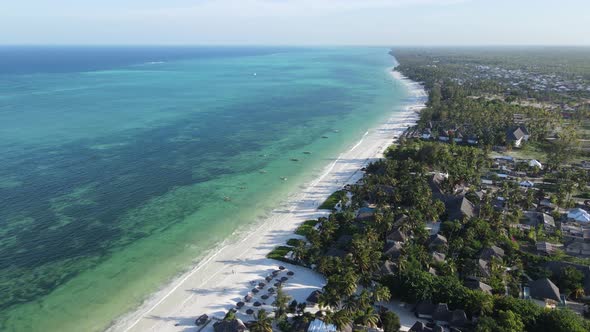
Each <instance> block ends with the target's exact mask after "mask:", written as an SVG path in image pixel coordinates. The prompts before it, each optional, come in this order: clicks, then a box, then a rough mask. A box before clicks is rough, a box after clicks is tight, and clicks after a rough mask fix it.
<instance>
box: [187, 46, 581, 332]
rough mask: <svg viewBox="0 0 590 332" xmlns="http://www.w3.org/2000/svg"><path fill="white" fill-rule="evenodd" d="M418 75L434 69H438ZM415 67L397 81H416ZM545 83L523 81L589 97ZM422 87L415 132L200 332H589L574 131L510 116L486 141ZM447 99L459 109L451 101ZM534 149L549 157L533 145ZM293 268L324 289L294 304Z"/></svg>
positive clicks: (511, 111) (205, 320)
mask: <svg viewBox="0 0 590 332" xmlns="http://www.w3.org/2000/svg"><path fill="white" fill-rule="evenodd" d="M408 56H410V55H405V57H408ZM405 57H404V56H402V57H401V59H400V62H401V63H404V61H403V59H404V58H405ZM421 65H422V68H430V69H431V70H432V69H433V68H437V66H440V63H435V64H433V63H431V64H429V65H427V66H425V65H424V64H421ZM413 66H414V67H411V66H410V67H404V66H401V67H400V68H399V69H398V70H400V71H401V72H402V73H403V74H405V75H407V76H409V77H410V78H411V79H414V80H420V77H421V76H420V75H416V74H415V73H414V72H412V70H411V69H415V68H417V65H416V64H414V65H413ZM408 68H409V69H408ZM476 68H477V69H478V70H479V71H481V72H482V73H488V74H485V75H488V76H485V78H486V79H487V78H490V77H492V78H493V77H501V78H506V77H508V76H509V77H512V78H514V79H516V80H521V81H522V80H523V79H524V78H523V74H522V72H521V71H518V70H517V71H509V70H500V69H498V68H492V67H489V66H486V65H479V66H477V67H476ZM482 75H483V74H482ZM498 75H499V76H498ZM422 77H423V76H422ZM525 78H526V77H525ZM553 78H554V77H553V76H550V75H549V76H541V77H539V78H530V77H529V78H528V79H529V80H530V79H532V80H533V81H535V82H537V85H533V89H535V90H539V89H541V88H543V89H544V88H545V87H547V86H549V88H550V89H557V90H556V91H559V92H567V91H570V90H569V89H570V88H572V89H573V88H575V89H586V86H585V85H583V84H584V83H583V82H581V81H575V80H574V81H571V82H569V83H568V82H566V83H564V82H562V81H559V80H557V79H555V80H550V79H553ZM539 80H540V81H539ZM420 81H421V82H422V83H424V84H425V87H426V89H427V90H428V91H429V92H430V95H429V97H430V99H429V102H428V104H427V106H428V107H427V108H426V109H425V110H424V111H423V113H421V115H420V120H419V121H418V123H417V124H416V125H415V126H411V127H409V128H408V129H407V130H406V131H405V132H404V134H403V135H401V137H400V138H399V141H398V142H397V143H396V144H394V145H392V146H391V147H390V148H389V149H388V150H387V152H386V153H385V158H383V159H382V160H379V161H376V162H374V163H371V164H370V165H368V166H367V167H366V168H365V169H363V171H364V173H365V175H364V176H363V177H362V178H361V179H360V180H359V181H358V182H356V183H354V184H349V185H346V186H345V187H343V188H342V189H341V190H339V191H337V192H335V193H334V194H333V195H332V196H330V197H329V198H328V200H327V201H326V202H324V203H323V204H322V205H321V206H320V209H327V210H329V211H331V213H330V214H329V215H327V216H326V217H320V218H318V219H314V220H308V221H306V222H304V223H303V224H302V225H301V226H299V228H298V229H297V231H296V232H295V235H294V236H293V238H292V239H290V240H289V241H288V242H287V243H286V245H284V246H280V247H277V248H276V249H275V250H273V251H272V252H271V253H270V254H269V255H268V257H269V258H272V259H275V260H276V261H277V268H276V269H275V270H273V271H269V275H268V276H267V277H266V278H265V280H261V281H252V286H253V289H252V290H251V291H249V292H248V293H247V294H245V295H244V298H243V300H241V301H239V302H237V303H236V306H235V308H234V309H232V310H230V311H229V312H227V314H226V316H225V318H223V319H220V318H216V319H214V320H213V321H212V320H211V319H210V318H209V317H207V316H206V315H203V316H201V317H199V318H198V319H197V321H196V322H195V323H196V324H197V325H198V326H205V325H207V324H209V323H211V324H212V325H213V327H214V330H215V331H219V332H221V331H254V332H256V331H310V332H324V331H325V332H332V331H385V332H389V331H416V332H418V331H490V332H493V331H588V330H589V329H590V323H589V321H588V320H586V318H587V317H590V313H589V307H588V303H590V212H589V211H590V194H589V187H588V183H589V181H590V173H589V170H590V161H588V160H586V159H583V156H584V153H585V152H584V151H585V150H584V149H583V148H580V147H579V145H577V146H576V147H575V148H574V147H573V145H576V143H579V142H577V141H576V140H577V139H575V140H571V139H569V140H568V138H567V136H566V135H565V134H563V132H564V130H565V129H564V128H568V130H569V128H572V127H571V126H570V125H571V123H564V122H563V120H564V119H565V120H566V121H570V122H571V119H570V118H569V117H564V116H563V114H562V113H561V112H559V111H557V112H553V113H557V115H555V114H552V115H550V116H551V118H552V119H554V118H556V117H560V119H559V126H558V127H559V128H561V129H560V130H555V126H554V122H551V121H553V120H551V121H550V124H551V125H550V126H547V127H542V126H541V127H540V126H539V125H538V123H536V121H535V120H538V118H536V117H535V114H536V113H527V112H528V111H527V110H525V111H522V113H520V111H519V110H518V109H517V108H514V107H513V106H514V105H513V106H510V108H508V109H507V110H506V111H505V114H504V118H503V119H502V121H501V122H493V121H491V122H490V123H491V124H490V125H489V126H488V127H486V128H484V129H483V130H482V125H481V124H478V123H477V121H470V120H472V118H470V117H469V116H467V117H465V118H461V119H460V121H457V118H453V117H452V116H446V117H445V118H441V117H440V113H441V112H446V110H445V105H444V103H445V100H444V99H445V97H442V98H441V100H433V98H435V97H433V90H436V89H440V86H439V85H440V81H435V82H434V84H435V86H433V82H432V81H431V82H428V81H426V82H424V81H423V80H420ZM451 82H452V80H451ZM527 82H528V81H527ZM548 82H549V83H551V84H549V83H548ZM572 82H573V83H572ZM570 83H571V84H570ZM451 84H452V83H451ZM454 84H457V81H456V80H455V82H454ZM519 84H520V83H519ZM519 84H516V85H519ZM527 84H530V82H528V83H527ZM572 84H574V85H572ZM457 87H459V88H457ZM564 87H565V88H564ZM454 88H455V89H461V88H460V84H459V85H457V86H455V87H454ZM443 94H444V93H443ZM469 97H470V98H467V97H465V98H463V99H459V101H462V100H463V101H467V100H473V98H472V97H471V96H469ZM446 99H447V102H449V103H451V102H455V103H456V102H457V100H455V99H456V97H454V96H452V94H451V96H447V97H446ZM517 107H525V106H522V105H519V106H517ZM441 110H442V111H441ZM515 110H516V111H515ZM571 110H572V109H569V111H571ZM574 111H575V110H574ZM578 111H580V112H582V111H583V110H579V109H578ZM437 112H438V113H437ZM532 112H536V111H532ZM460 116H463V115H460ZM543 116H545V115H543ZM506 118H507V119H506ZM547 119H549V117H547V118H543V121H545V120H547ZM539 130H541V131H542V132H539ZM540 145H543V146H544V149H545V151H544V153H545V154H541V153H538V151H535V150H534V149H531V148H530V147H531V146H540ZM531 151H533V152H531ZM574 155H576V156H574ZM580 156H581V157H580ZM301 267H303V268H305V269H311V270H313V271H315V272H317V273H321V274H322V275H323V276H325V278H326V279H325V280H326V281H325V285H323V287H322V288H321V289H316V290H314V291H311V292H310V293H309V294H307V295H306V296H305V297H301V296H299V297H298V300H299V302H298V301H297V300H295V299H294V298H292V297H291V296H290V291H289V287H290V284H291V283H293V282H294V281H293V280H294V278H296V276H297V273H296V272H294V271H291V270H290V269H296V268H301ZM261 308H262V309H261Z"/></svg>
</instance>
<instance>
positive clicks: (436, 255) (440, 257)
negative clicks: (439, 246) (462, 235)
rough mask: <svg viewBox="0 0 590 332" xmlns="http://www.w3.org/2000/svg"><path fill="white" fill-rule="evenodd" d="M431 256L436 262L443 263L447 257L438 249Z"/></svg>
mask: <svg viewBox="0 0 590 332" xmlns="http://www.w3.org/2000/svg"><path fill="white" fill-rule="evenodd" d="M430 256H431V257H432V260H433V261H434V262H436V263H443V262H444V261H445V258H446V257H447V256H446V255H445V254H443V253H440V252H437V251H433V252H432V253H431V254H430Z"/></svg>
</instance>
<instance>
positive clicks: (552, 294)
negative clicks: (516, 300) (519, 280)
mask: <svg viewBox="0 0 590 332" xmlns="http://www.w3.org/2000/svg"><path fill="white" fill-rule="evenodd" d="M523 293H524V294H523V295H524V298H525V299H534V300H537V301H542V302H541V303H539V302H537V303H538V304H540V305H543V306H554V305H555V304H557V303H559V302H561V297H560V293H559V288H557V286H555V284H554V283H553V282H552V281H551V280H549V279H548V278H542V279H538V280H535V281H531V282H529V283H528V286H525V287H524V291H523Z"/></svg>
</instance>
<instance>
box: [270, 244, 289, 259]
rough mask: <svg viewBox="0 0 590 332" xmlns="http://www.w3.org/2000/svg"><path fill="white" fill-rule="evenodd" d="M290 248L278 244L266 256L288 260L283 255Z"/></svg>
mask: <svg viewBox="0 0 590 332" xmlns="http://www.w3.org/2000/svg"><path fill="white" fill-rule="evenodd" d="M291 249H292V248H291V247H287V246H279V247H276V248H274V249H273V250H272V251H271V252H269V253H268V254H267V255H266V257H268V258H271V259H276V260H278V261H283V262H290V260H288V259H286V258H285V256H286V255H287V254H288V253H289V251H291Z"/></svg>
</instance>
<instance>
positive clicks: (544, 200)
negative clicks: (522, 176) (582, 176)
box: [539, 198, 557, 210]
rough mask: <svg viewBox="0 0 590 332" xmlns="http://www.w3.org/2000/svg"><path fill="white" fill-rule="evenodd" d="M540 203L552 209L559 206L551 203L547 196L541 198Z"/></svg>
mask: <svg viewBox="0 0 590 332" xmlns="http://www.w3.org/2000/svg"><path fill="white" fill-rule="evenodd" d="M539 205H541V206H544V207H546V208H548V209H551V210H553V209H555V208H556V207H557V205H555V204H553V203H551V201H550V200H549V199H547V198H543V199H542V200H541V202H539Z"/></svg>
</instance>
